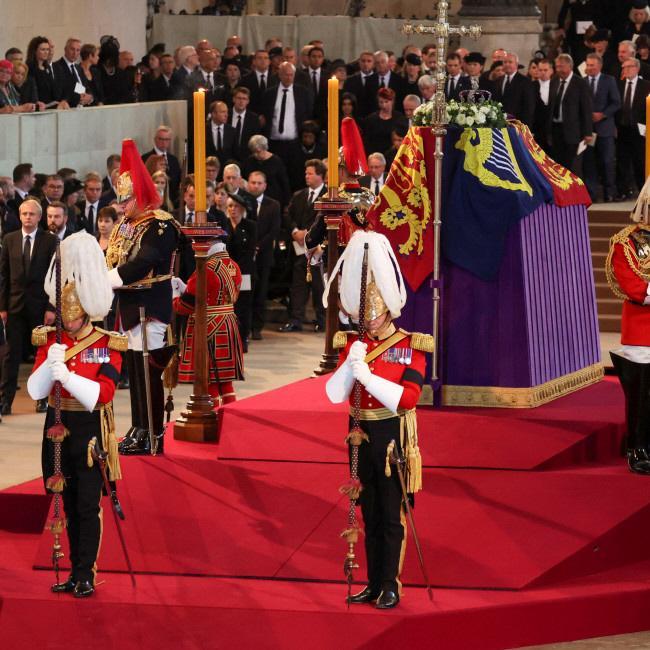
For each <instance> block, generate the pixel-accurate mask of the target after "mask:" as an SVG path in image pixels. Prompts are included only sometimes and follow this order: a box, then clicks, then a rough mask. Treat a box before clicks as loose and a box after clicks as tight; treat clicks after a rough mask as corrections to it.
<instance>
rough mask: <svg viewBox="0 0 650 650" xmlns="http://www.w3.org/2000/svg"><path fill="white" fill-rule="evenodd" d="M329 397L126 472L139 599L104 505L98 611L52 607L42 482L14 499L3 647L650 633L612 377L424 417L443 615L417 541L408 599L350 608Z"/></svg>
mask: <svg viewBox="0 0 650 650" xmlns="http://www.w3.org/2000/svg"><path fill="white" fill-rule="evenodd" d="M321 390H322V380H309V381H305V382H299V383H297V384H293V385H290V386H287V387H285V388H284V389H281V390H278V391H272V392H271V393H267V394H266V395H261V396H258V397H255V398H251V399H248V400H242V401H241V402H239V403H237V404H235V405H233V406H232V407H228V408H227V413H226V417H225V420H224V427H223V432H222V443H221V445H220V446H219V447H217V446H216V445H209V444H204V445H193V444H191V443H183V442H178V441H173V440H171V439H169V444H168V445H167V447H166V451H167V455H166V456H165V457H163V458H155V459H152V458H127V459H125V462H124V473H125V477H126V479H125V481H123V482H122V484H121V486H120V490H121V498H122V502H123V505H124V509H125V512H126V515H127V521H126V522H125V524H124V527H123V531H124V534H125V537H126V539H127V543H128V545H129V551H130V554H131V559H132V561H133V564H134V566H135V569H136V572H137V573H138V587H137V589H136V590H135V591H134V590H132V589H131V587H130V584H129V582H128V577H127V576H126V574H125V573H124V572H125V563H124V560H123V558H122V555H121V550H120V547H119V545H118V541H117V535H116V531H115V529H114V523H113V519H112V516H110V514H109V513H108V512H105V517H104V521H105V534H104V538H103V541H102V553H101V557H100V563H99V564H100V575H99V577H100V579H101V580H104V581H105V584H103V585H102V586H101V587H100V588H99V589H98V593H97V595H96V597H95V598H94V599H93V600H91V601H89V602H81V603H80V602H77V601H74V600H72V599H70V598H67V597H64V596H61V597H55V596H53V595H50V594H49V593H48V591H47V586H48V584H49V583H50V581H51V578H52V576H51V572H50V571H48V572H44V571H36V572H34V571H32V570H31V568H32V567H33V566H37V567H39V568H41V567H42V568H47V567H49V564H50V561H49V556H50V549H51V538H50V536H49V534H46V535H41V534H39V532H38V531H40V529H41V526H42V524H43V521H44V519H45V514H46V508H47V499H44V498H43V497H42V496H40V495H39V492H40V482H38V481H34V482H30V483H28V484H25V485H23V486H17V487H16V488H13V489H12V490H8V491H4V492H1V493H0V522H1V523H0V553H1V554H2V557H3V560H4V562H3V565H4V566H5V567H7V568H6V569H4V570H0V599H1V600H0V638H2V639H3V641H6V643H5V645H7V647H11V648H21V647H25V648H27V647H29V648H32V647H35V646H37V647H38V646H39V645H40V646H44V647H48V648H59V647H61V648H63V647H64V646H65V647H67V646H68V644H69V638H70V635H73V636H74V638H75V641H76V642H77V643H80V644H81V643H84V644H85V643H90V642H91V641H92V639H96V638H97V634H99V635H100V637H101V638H103V639H105V640H106V644H107V646H108V647H120V648H131V647H134V648H135V647H137V648H139V649H142V648H149V647H155V648H212V647H216V648H221V647H224V648H225V647H228V648H249V647H257V646H259V647H264V648H298V647H304V644H305V643H306V642H308V643H309V646H310V648H314V649H317V648H332V647H337V648H384V647H395V645H396V644H403V642H404V639H408V641H409V643H410V644H411V645H412V646H413V647H433V645H432V644H434V643H435V647H436V648H443V649H444V648H472V649H474V648H480V649H483V648H486V649H489V648H509V647H515V646H520V645H529V644H535V643H546V642H553V641H561V640H569V639H574V638H584V637H589V636H598V635H604V634H615V633H622V632H630V631H635V630H641V629H647V627H648V623H647V611H648V605H650V552H649V551H648V547H647V543H646V541H645V540H647V539H648V537H649V535H650V490H649V489H648V481H647V480H646V479H645V478H643V477H638V476H633V475H631V474H630V473H629V472H628V471H627V469H626V468H625V466H624V463H623V461H622V459H620V458H619V457H617V455H616V452H617V449H618V448H619V446H620V440H621V430H622V423H621V420H622V399H621V395H620V391H619V390H618V386H617V385H616V384H615V383H614V382H611V381H605V382H602V383H601V384H599V385H596V386H593V387H591V388H589V389H586V390H584V391H581V392H580V393H577V394H575V395H572V396H569V397H567V398H564V399H563V400H558V401H557V402H554V403H553V404H549V405H547V406H546V407H542V408H540V409H536V410H533V411H506V410H490V411H470V410H466V409H462V410H461V409H453V410H452V409H445V410H444V411H441V412H434V411H426V412H424V413H423V414H421V415H423V416H424V417H422V416H421V417H420V431H421V437H422V439H423V441H424V440H425V438H426V441H425V442H424V443H423V444H424V445H426V446H425V453H426V454H427V458H428V464H429V465H430V467H429V468H428V469H426V470H425V476H424V482H425V490H424V492H423V493H421V494H419V495H418V496H417V499H416V516H417V524H418V532H419V534H420V537H421V541H422V546H423V550H424V554H425V557H426V560H427V564H428V567H429V573H430V574H431V577H432V580H433V582H434V584H435V585H436V590H435V602H434V603H433V605H432V604H430V603H429V602H428V600H427V598H426V594H425V592H424V591H423V590H422V589H421V588H418V587H417V586H415V585H421V583H422V578H421V576H420V572H419V569H418V567H417V563H416V557H415V553H414V548H413V545H412V543H411V544H410V546H409V550H408V552H407V556H406V564H405V571H404V581H405V583H406V585H407V588H406V589H405V596H404V599H403V602H402V603H401V604H400V607H399V608H398V609H397V610H395V611H392V612H388V613H383V614H382V613H379V612H376V611H375V610H374V609H372V608H370V607H357V608H353V610H352V611H351V612H350V613H347V612H346V610H345V608H344V606H343V602H342V601H343V598H344V593H345V588H344V585H343V584H342V580H341V579H342V570H341V567H342V560H343V557H344V550H345V549H344V544H343V543H342V542H341V541H340V539H339V538H338V533H339V531H340V530H341V528H342V527H343V526H344V523H345V519H346V517H345V507H344V506H345V503H344V501H343V500H342V499H341V498H339V495H338V493H337V487H338V485H339V484H340V483H341V482H342V481H343V480H344V478H345V473H346V467H345V465H344V464H343V463H342V460H343V458H341V456H342V455H343V454H344V449H343V445H342V436H343V433H344V427H345V412H344V410H342V409H338V410H337V409H332V408H331V407H327V404H326V403H325V401H324V400H323V399H322V395H320V391H321ZM289 404H293V405H295V409H293V410H291V411H289V410H288V406H287V405H289ZM283 405H284V408H285V409H287V410H283ZM274 418H275V419H274ZM258 424H259V426H258ZM336 427H338V428H336ZM450 430H451V431H452V432H454V431H455V433H454V435H455V436H456V437H457V439H456V440H455V441H454V440H453V436H452V435H451V434H450V433H449V431H450ZM217 453H219V454H220V455H221V456H229V457H230V458H232V460H219V459H217ZM305 455H307V456H308V457H307V458H304V457H303V456H305ZM251 458H260V459H262V460H250V459H251ZM305 460H309V461H310V462H303V461H305ZM270 461H273V462H270ZM499 462H502V463H503V466H502V467H501V468H497V463H499ZM443 466H446V467H443ZM470 466H475V467H485V468H492V469H467V468H466V467H470ZM532 468H536V469H537V470H538V471H530V469H532ZM542 468H543V471H540V470H541V469H542ZM522 469H525V470H527V471H521V470H522ZM513 470H515V471H513ZM358 551H359V555H360V561H361V564H362V565H363V563H364V558H363V549H362V545H359V546H358ZM64 564H65V562H64ZM363 578H364V574H363V570H361V571H359V572H357V575H356V579H357V580H358V581H361V580H363ZM409 585H410V586H409ZM35 621H37V623H34V622H35ZM118 621H119V624H118ZM57 629H60V630H65V634H59V635H57V634H54V635H53V633H52V630H57Z"/></svg>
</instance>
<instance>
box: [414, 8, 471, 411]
mask: <svg viewBox="0 0 650 650" xmlns="http://www.w3.org/2000/svg"><path fill="white" fill-rule="evenodd" d="M448 12H449V2H447V0H438V18H437V20H436V22H435V23H433V25H422V24H420V25H412V24H411V23H407V24H406V25H404V26H403V27H402V33H403V34H434V35H435V37H436V44H437V50H436V52H437V57H436V74H435V78H436V94H435V95H434V96H433V100H432V101H433V126H432V129H433V134H434V136H435V138H436V149H435V154H434V157H435V188H434V195H433V240H434V253H433V332H432V334H433V339H434V348H433V353H432V363H431V366H432V371H431V383H432V387H433V391H434V403H435V394H436V390H437V389H440V390H442V386H440V385H438V382H439V380H440V377H439V374H438V366H439V359H438V357H439V349H440V288H441V287H440V228H441V225H442V159H443V156H444V153H443V143H444V139H445V135H446V134H447V129H446V126H447V112H446V110H445V109H446V106H447V103H446V101H445V83H446V80H447V68H446V59H447V40H448V39H449V36H451V35H452V34H460V35H461V36H469V37H470V38H473V39H478V38H480V36H481V26H480V25H471V26H470V27H465V26H464V25H462V26H458V27H452V26H451V25H450V24H449V20H448Z"/></svg>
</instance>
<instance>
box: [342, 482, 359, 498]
mask: <svg viewBox="0 0 650 650" xmlns="http://www.w3.org/2000/svg"><path fill="white" fill-rule="evenodd" d="M339 492H340V493H341V494H345V495H347V496H348V497H349V498H350V501H356V500H357V499H358V498H359V495H360V494H361V481H360V480H359V479H356V480H352V479H350V480H349V481H348V482H347V483H345V485H342V486H341V487H340V488H339Z"/></svg>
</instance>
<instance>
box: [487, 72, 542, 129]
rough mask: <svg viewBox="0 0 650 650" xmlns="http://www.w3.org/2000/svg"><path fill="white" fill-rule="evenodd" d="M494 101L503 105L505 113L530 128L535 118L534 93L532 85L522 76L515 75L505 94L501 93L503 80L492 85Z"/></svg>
mask: <svg viewBox="0 0 650 650" xmlns="http://www.w3.org/2000/svg"><path fill="white" fill-rule="evenodd" d="M493 99H494V100H495V101H498V102H501V103H502V104H503V109H504V110H505V112H506V113H509V114H510V115H514V117H516V118H517V119H518V120H520V121H521V122H523V123H524V124H527V125H528V126H531V125H532V124H533V119H534V117H535V91H534V89H533V84H532V82H531V80H530V79H529V78H528V77H524V75H523V74H519V73H517V74H515V75H514V76H513V77H512V80H511V81H510V84H509V86H508V88H507V89H506V92H505V94H504V93H503V79H501V80H499V83H497V84H494V97H493Z"/></svg>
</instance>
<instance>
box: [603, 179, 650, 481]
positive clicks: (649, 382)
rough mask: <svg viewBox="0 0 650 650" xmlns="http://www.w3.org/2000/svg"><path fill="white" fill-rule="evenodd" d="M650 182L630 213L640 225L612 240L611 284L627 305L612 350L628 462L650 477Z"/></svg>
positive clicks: (621, 232) (608, 276)
mask: <svg viewBox="0 0 650 650" xmlns="http://www.w3.org/2000/svg"><path fill="white" fill-rule="evenodd" d="M649 199H650V183H646V185H645V186H644V188H643V190H642V192H641V194H640V196H639V199H638V201H637V205H636V207H635V209H634V212H633V213H632V219H633V220H634V221H635V222H636V223H634V224H632V225H630V226H627V227H625V228H623V230H621V231H620V232H618V233H616V235H614V237H612V239H611V244H610V249H609V255H608V257H607V262H606V265H605V270H606V272H607V281H608V282H609V285H610V287H611V289H612V291H613V292H614V294H615V295H616V296H617V297H618V298H621V299H622V300H623V301H624V302H623V317H622V323H621V343H622V347H620V348H619V349H617V350H613V351H612V352H611V358H612V362H613V364H614V368H615V369H616V372H617V374H618V377H619V380H620V382H621V386H622V387H623V391H624V393H625V404H626V425H627V459H628V465H629V467H630V470H631V471H632V472H634V473H636V474H650V225H649V224H648V213H647V210H648V204H649V203H650V200H649Z"/></svg>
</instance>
